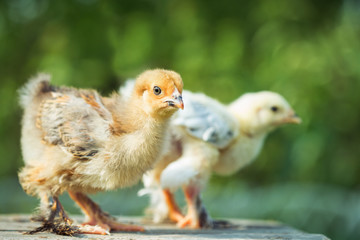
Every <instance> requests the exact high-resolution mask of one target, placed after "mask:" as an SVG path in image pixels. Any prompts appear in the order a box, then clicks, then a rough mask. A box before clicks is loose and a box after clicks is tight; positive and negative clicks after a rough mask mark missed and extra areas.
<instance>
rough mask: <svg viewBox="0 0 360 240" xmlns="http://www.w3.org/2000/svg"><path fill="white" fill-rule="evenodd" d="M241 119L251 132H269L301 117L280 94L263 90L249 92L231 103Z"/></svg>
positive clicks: (232, 109)
mask: <svg viewBox="0 0 360 240" xmlns="http://www.w3.org/2000/svg"><path fill="white" fill-rule="evenodd" d="M230 109H231V111H232V112H233V113H234V114H235V115H236V116H237V118H238V119H239V121H240V127H241V128H242V129H244V130H245V131H247V132H248V133H250V134H256V133H267V132H270V131H272V130H274V129H275V128H276V127H278V126H281V125H284V124H288V123H292V124H299V123H301V119H300V118H299V117H298V116H297V115H296V113H295V111H294V110H293V109H292V108H291V106H290V104H289V103H288V102H287V101H286V100H285V98H284V97H282V96H281V95H280V94H277V93H274V92H269V91H262V92H257V93H247V94H244V95H243V96H241V97H240V98H239V99H237V100H236V101H235V102H233V103H232V104H231V105H230Z"/></svg>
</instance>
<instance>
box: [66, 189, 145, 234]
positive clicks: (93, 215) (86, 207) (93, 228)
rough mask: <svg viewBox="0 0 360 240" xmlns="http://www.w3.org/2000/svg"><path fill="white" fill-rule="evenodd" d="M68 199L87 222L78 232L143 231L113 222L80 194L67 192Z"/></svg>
mask: <svg viewBox="0 0 360 240" xmlns="http://www.w3.org/2000/svg"><path fill="white" fill-rule="evenodd" d="M69 195H70V197H71V198H72V199H73V200H74V201H75V202H76V203H77V204H78V205H79V206H80V208H81V210H82V211H83V212H84V214H85V215H86V216H87V217H88V218H89V221H88V222H86V223H83V224H82V227H80V231H81V232H82V233H90V234H102V235H105V234H109V232H110V231H111V230H114V231H140V232H143V231H145V229H144V228H143V227H140V226H135V225H128V224H122V223H118V222H116V221H115V219H114V218H112V217H111V216H110V215H109V214H107V213H105V212H103V211H102V210H101V209H100V207H99V205H97V204H96V203H94V202H93V201H92V200H91V199H90V198H89V197H87V196H86V195H85V194H83V193H80V192H71V191H69Z"/></svg>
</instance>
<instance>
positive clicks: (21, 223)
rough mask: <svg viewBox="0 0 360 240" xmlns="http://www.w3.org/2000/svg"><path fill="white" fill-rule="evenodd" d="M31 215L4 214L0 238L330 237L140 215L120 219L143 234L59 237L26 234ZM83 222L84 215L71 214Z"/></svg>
mask: <svg viewBox="0 0 360 240" xmlns="http://www.w3.org/2000/svg"><path fill="white" fill-rule="evenodd" d="M30 217H31V216H30V215H0V239H14V240H16V239H71V238H73V239H74V238H85V239H106V240H107V239H124V240H135V239H139V240H149V239H151V240H156V239H159V240H165V239H175V240H183V239H184V240H185V239H208V240H210V239H211V240H214V239H286V240H291V239H299V240H310V239H311V240H327V239H328V238H327V237H325V236H324V235H321V234H309V233H304V232H301V231H299V230H296V229H294V228H291V227H288V226H286V225H283V224H281V223H278V222H274V221H259V220H239V219H227V220H230V221H231V223H233V224H235V225H236V227H234V228H231V229H212V230H191V229H178V228H176V227H175V226H174V225H173V224H170V223H167V224H152V223H151V222H149V221H147V220H144V219H142V218H140V217H118V220H119V221H120V222H124V223H135V224H138V225H143V226H145V228H146V231H145V232H143V233H129V232H112V233H111V235H108V236H100V235H84V234H81V235H76V236H74V237H67V236H59V235H55V234H53V233H37V234H34V235H27V234H24V232H26V231H30V230H33V229H35V228H36V227H38V226H40V223H36V222H31V221H30ZM71 217H72V218H73V219H75V221H77V222H81V220H82V217H81V216H75V217H74V216H71Z"/></svg>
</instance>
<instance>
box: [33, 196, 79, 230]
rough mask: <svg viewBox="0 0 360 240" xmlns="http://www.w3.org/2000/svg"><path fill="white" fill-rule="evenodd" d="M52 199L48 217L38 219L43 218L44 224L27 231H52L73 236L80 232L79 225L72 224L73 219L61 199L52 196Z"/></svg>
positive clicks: (41, 218)
mask: <svg viewBox="0 0 360 240" xmlns="http://www.w3.org/2000/svg"><path fill="white" fill-rule="evenodd" d="M52 200H53V201H52V203H51V205H50V215H49V217H48V219H46V218H45V217H43V216H40V218H38V220H41V221H42V222H43V224H42V225H41V226H40V227H38V228H36V229H34V230H32V231H29V232H26V234H35V233H39V232H52V233H55V234H58V235H64V236H73V235H75V234H78V233H80V231H79V228H78V227H76V226H72V225H71V224H72V220H71V219H70V218H69V217H68V216H67V214H66V213H65V210H64V208H63V207H62V205H61V203H60V201H59V199H58V198H57V197H52Z"/></svg>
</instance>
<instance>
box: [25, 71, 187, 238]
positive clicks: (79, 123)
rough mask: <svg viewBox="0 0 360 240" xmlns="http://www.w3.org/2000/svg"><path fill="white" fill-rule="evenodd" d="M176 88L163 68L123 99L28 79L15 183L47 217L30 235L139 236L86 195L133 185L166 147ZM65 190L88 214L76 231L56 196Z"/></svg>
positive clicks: (177, 104)
mask: <svg viewBox="0 0 360 240" xmlns="http://www.w3.org/2000/svg"><path fill="white" fill-rule="evenodd" d="M182 88H183V82H182V79H181V77H180V75H179V74H177V73H176V72H173V71H169V70H162V69H155V70H148V71H145V72H144V73H142V74H141V75H139V77H138V78H137V80H136V82H135V87H134V88H133V90H132V92H131V94H130V95H129V97H126V98H125V97H124V98H122V96H120V95H119V94H117V93H114V94H112V95H111V96H110V97H102V96H100V94H99V93H98V92H96V91H95V90H90V89H75V88H69V87H56V86H52V85H50V77H49V76H48V75H44V74H40V75H38V76H37V77H36V78H34V79H31V80H30V81H29V82H28V83H27V84H26V85H25V86H24V87H23V88H22V89H21V91H20V104H21V106H22V107H23V109H24V115H23V119H22V137H21V146H22V154H23V158H24V162H25V166H24V167H23V168H22V169H21V171H20V173H19V179H20V183H21V185H22V187H23V189H24V190H25V191H26V193H28V194H31V195H35V196H38V197H39V198H40V200H41V201H40V207H41V209H44V210H45V211H46V212H47V213H46V214H49V215H48V216H46V219H44V221H45V223H44V225H43V226H42V227H41V228H39V229H37V230H35V231H34V232H37V231H43V230H51V231H53V232H55V233H58V234H68V235H71V234H73V233H74V232H80V233H93V234H108V233H109V231H110V230H115V231H116V230H121V231H143V230H144V229H143V228H142V227H140V226H134V225H125V224H121V223H118V222H116V221H115V220H114V219H113V218H111V217H110V216H109V215H108V214H106V213H104V212H103V211H102V210H101V209H100V207H99V206H98V205H97V204H96V203H94V202H92V201H91V199H90V198H88V197H87V196H86V194H88V193H95V192H98V191H105V190H112V189H116V188H122V187H127V186H131V185H133V184H134V183H136V182H137V181H138V180H139V179H141V176H142V175H143V173H144V172H145V171H147V170H149V169H150V168H151V167H152V166H153V164H154V163H155V161H156V160H157V159H158V156H159V155H160V153H161V150H162V146H163V144H165V142H166V129H167V127H168V122H169V119H170V117H171V116H172V115H173V114H174V113H175V112H176V111H177V109H178V108H181V109H183V107H184V105H183V102H182V95H181V93H182ZM64 191H67V192H68V193H69V195H70V197H71V198H72V199H73V200H74V201H75V202H76V203H77V204H78V205H79V206H80V208H81V209H82V211H83V212H84V214H85V215H86V216H87V217H88V221H87V222H86V223H84V224H83V225H82V226H79V227H75V228H71V223H72V221H71V220H70V219H69V218H68V217H67V216H66V213H65V211H64V210H63V208H62V206H61V204H60V202H59V199H58V196H59V195H60V194H62V193H63V192H64ZM64 229H65V230H64ZM66 229H68V230H69V231H66ZM74 229H75V231H72V230H74Z"/></svg>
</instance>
